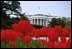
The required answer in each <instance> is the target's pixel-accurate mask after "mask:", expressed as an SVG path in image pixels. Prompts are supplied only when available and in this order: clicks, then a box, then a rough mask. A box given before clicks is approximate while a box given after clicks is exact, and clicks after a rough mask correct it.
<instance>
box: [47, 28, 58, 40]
mask: <svg viewBox="0 0 72 49" xmlns="http://www.w3.org/2000/svg"><path fill="white" fill-rule="evenodd" d="M48 37H49V40H51V41H56V40H57V38H58V33H56V31H55V30H54V28H49V32H48Z"/></svg>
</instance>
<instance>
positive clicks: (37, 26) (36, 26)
mask: <svg viewBox="0 0 72 49" xmlns="http://www.w3.org/2000/svg"><path fill="white" fill-rule="evenodd" d="M33 26H34V27H35V28H39V29H40V28H42V27H43V26H41V25H33Z"/></svg>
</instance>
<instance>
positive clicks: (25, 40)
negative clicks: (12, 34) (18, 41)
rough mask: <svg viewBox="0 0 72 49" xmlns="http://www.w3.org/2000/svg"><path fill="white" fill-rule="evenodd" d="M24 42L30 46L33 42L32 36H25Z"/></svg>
mask: <svg viewBox="0 0 72 49" xmlns="http://www.w3.org/2000/svg"><path fill="white" fill-rule="evenodd" d="M23 41H24V42H25V43H27V44H29V43H30V42H31V36H30V35H25V36H24V38H23Z"/></svg>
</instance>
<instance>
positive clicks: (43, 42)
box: [38, 39, 47, 45]
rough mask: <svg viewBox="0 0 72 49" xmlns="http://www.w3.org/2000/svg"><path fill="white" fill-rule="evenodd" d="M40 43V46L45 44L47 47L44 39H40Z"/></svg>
mask: <svg viewBox="0 0 72 49" xmlns="http://www.w3.org/2000/svg"><path fill="white" fill-rule="evenodd" d="M38 42H39V44H43V45H45V44H46V43H47V42H46V41H45V40H43V39H40V40H38Z"/></svg>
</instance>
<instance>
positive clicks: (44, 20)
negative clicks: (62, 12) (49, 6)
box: [26, 14, 58, 27]
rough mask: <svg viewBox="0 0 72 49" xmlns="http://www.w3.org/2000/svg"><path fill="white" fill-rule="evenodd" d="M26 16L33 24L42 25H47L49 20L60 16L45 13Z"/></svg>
mask: <svg viewBox="0 0 72 49" xmlns="http://www.w3.org/2000/svg"><path fill="white" fill-rule="evenodd" d="M26 16H27V17H28V19H29V20H30V23H31V24H34V25H42V26H46V27H47V26H48V25H49V22H50V21H51V20H52V18H58V17H57V16H52V15H43V14H35V15H26Z"/></svg>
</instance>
